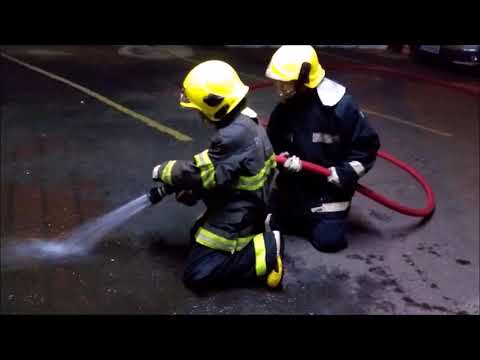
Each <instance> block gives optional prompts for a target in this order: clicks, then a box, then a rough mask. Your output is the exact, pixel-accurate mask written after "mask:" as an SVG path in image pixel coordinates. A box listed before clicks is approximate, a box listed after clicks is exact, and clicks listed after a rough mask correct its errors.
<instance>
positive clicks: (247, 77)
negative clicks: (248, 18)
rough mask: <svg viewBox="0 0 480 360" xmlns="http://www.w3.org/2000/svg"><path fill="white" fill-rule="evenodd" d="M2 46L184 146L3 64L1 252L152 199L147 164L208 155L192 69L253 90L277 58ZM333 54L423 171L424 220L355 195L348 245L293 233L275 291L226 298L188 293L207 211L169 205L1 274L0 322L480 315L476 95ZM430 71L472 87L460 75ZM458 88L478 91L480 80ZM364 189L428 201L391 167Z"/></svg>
mask: <svg viewBox="0 0 480 360" xmlns="http://www.w3.org/2000/svg"><path fill="white" fill-rule="evenodd" d="M121 49H122V50H121ZM0 50H1V51H2V52H3V53H5V54H8V55H11V56H13V57H15V58H16V59H19V60H22V61H24V62H27V63H28V64H31V65H34V66H37V67H39V68H41V69H43V70H46V71H48V72H50V73H52V74H55V75H58V76H62V77H64V78H66V79H68V80H70V81H72V82H74V83H77V84H79V85H82V86H84V87H86V88H88V89H90V90H93V91H95V92H97V93H99V94H101V95H103V96H105V97H107V98H108V99H110V100H112V101H115V102H117V103H119V104H121V105H123V106H124V107H126V108H128V109H131V110H133V111H135V112H136V113H139V114H142V115H145V116H148V117H149V118H151V119H153V120H155V121H157V122H159V123H161V124H163V125H166V126H169V127H171V128H174V129H176V130H178V131H181V132H183V133H185V134H187V135H189V136H190V137H192V139H193V141H190V142H181V141H178V140H176V139H174V138H173V137H171V136H169V135H167V134H165V133H162V132H160V131H158V130H157V129H154V128H152V127H149V126H147V125H145V124H144V123H142V122H140V121H138V120H136V119H135V118H133V117H132V116H130V115H128V114H126V113H122V112H119V111H118V110H116V109H114V108H112V107H111V106H109V105H107V104H105V103H103V102H101V101H98V100H97V99H95V98H93V97H91V96H88V95H86V94H84V93H82V92H80V91H78V90H77V89H75V88H73V87H71V86H70V85H67V84H63V83H60V82H58V81H55V80H53V79H51V78H48V77H46V76H45V75H42V74H40V73H38V72H35V71H32V70H31V69H28V68H26V67H24V66H21V65H19V64H16V63H13V62H12V61H10V60H7V59H5V58H3V57H0V79H1V80H0V91H1V92H0V95H1V98H0V99H1V103H0V104H1V126H2V128H1V135H2V137H1V140H2V143H1V146H2V147H1V156H2V159H1V160H2V161H1V180H2V183H1V185H2V187H1V206H2V207H1V209H2V212H1V213H2V219H1V220H2V222H1V224H2V237H1V245H2V247H4V246H6V245H11V244H14V243H22V242H28V241H35V240H33V239H35V238H42V239H56V240H57V241H61V237H62V236H63V235H64V234H66V233H68V231H69V230H72V229H74V228H75V227H76V226H78V225H80V224H82V223H85V222H86V221H88V220H90V219H93V218H95V217H96V216H98V215H101V214H103V213H105V212H108V211H110V210H113V209H115V208H117V207H119V206H121V205H123V204H125V203H126V202H129V201H131V200H133V199H135V198H137V197H138V196H140V195H142V194H143V193H145V192H146V191H147V190H148V189H149V188H150V187H151V186H152V183H151V170H152V167H153V166H154V165H156V164H158V163H160V162H163V161H165V160H169V159H188V158H190V157H191V156H192V155H193V154H195V153H197V152H199V151H201V150H203V149H204V148H205V147H206V146H208V142H209V141H208V137H209V135H210V134H211V130H210V129H208V128H206V127H205V126H204V125H203V124H202V122H201V121H199V120H198V119H197V117H196V116H195V114H193V113H191V112H189V111H186V110H183V109H180V108H179V107H178V103H177V102H178V91H179V87H180V86H181V81H182V79H183V77H184V76H185V75H186V73H187V72H188V70H189V69H190V68H191V67H192V66H193V65H194V64H195V63H198V62H200V61H203V60H207V59H212V58H216V59H221V60H226V61H228V62H230V63H231V64H232V65H233V66H234V67H235V68H237V70H239V71H240V72H241V74H240V76H241V77H242V79H243V80H244V81H245V82H246V83H247V84H255V83H258V82H261V81H264V80H265V79H264V77H263V73H264V70H265V67H266V65H267V64H268V60H269V56H270V55H271V54H272V53H273V50H272V49H270V48H266V49H240V48H221V47H193V48H192V47H186V46H185V47H164V48H150V49H148V48H134V49H130V52H128V51H127V53H129V54H130V55H125V48H122V47H119V46H96V47H94V46H88V47H87V46H85V47H78V46H62V47H51V46H50V47H41V46H22V47H4V48H2V49H0ZM127 50H128V49H127ZM328 52H329V50H322V53H321V54H320V60H321V62H322V63H323V64H324V66H325V68H326V70H327V76H329V77H331V78H333V79H335V80H337V81H339V82H341V83H343V84H344V85H346V86H347V87H348V89H349V91H350V92H351V93H352V94H353V95H354V97H355V98H356V99H357V101H358V103H359V104H360V105H361V107H362V109H363V110H364V112H366V114H367V116H368V117H369V119H370V122H371V124H372V125H373V126H374V127H375V128H376V129H377V131H378V133H379V134H380V137H381V143H382V150H384V151H388V152H389V153H392V154H393V155H394V156H396V157H397V158H399V159H401V160H402V161H405V162H407V163H408V164H410V165H412V166H413V167H415V168H416V169H418V170H419V171H420V172H421V173H422V175H423V176H424V177H425V178H426V179H427V180H428V182H429V183H430V184H431V186H432V188H433V190H434V192H435V195H436V200H437V208H436V211H435V213H434V215H433V216H432V218H430V219H429V220H427V221H421V220H420V219H418V218H412V217H407V216H404V215H401V214H398V213H395V212H393V211H391V210H389V209H386V208H384V207H382V206H381V205H379V204H376V203H374V202H373V201H371V200H369V199H367V198H365V197H363V196H362V195H360V194H358V195H356V196H355V198H354V201H353V206H352V211H351V215H350V225H351V226H350V230H349V232H348V238H349V243H350V245H349V247H348V248H347V249H346V250H344V251H342V252H340V253H337V254H322V253H319V252H317V251H315V250H314V249H313V247H312V246H311V245H310V244H309V243H308V241H306V240H305V239H302V238H297V237H287V244H286V259H285V263H286V265H285V267H286V275H285V279H284V288H283V290H282V291H281V292H270V291H268V290H266V289H262V288H256V289H227V290H221V291H212V292H210V293H208V294H202V295H197V294H194V293H192V292H191V291H189V290H188V289H186V288H185V287H184V286H183V284H182V282H181V275H182V271H183V267H184V263H185V259H186V256H187V254H188V247H189V237H188V236H189V228H190V225H191V224H192V223H193V221H194V219H195V218H196V217H197V216H198V215H199V214H200V213H201V212H202V211H203V205H197V206H195V207H193V208H188V207H185V206H182V205H181V204H178V203H176V202H175V200H174V199H171V198H168V199H166V200H165V201H164V202H162V203H161V204H159V205H158V206H156V207H154V208H150V209H147V210H145V211H144V212H142V213H141V214H139V215H138V216H136V217H135V218H133V219H131V220H130V221H129V222H127V223H125V224H123V225H122V226H121V227H119V228H118V229H116V230H115V231H113V232H112V233H110V234H109V235H107V236H106V237H105V239H104V241H103V242H101V243H100V244H99V245H98V246H97V248H95V250H94V251H93V252H92V253H91V254H90V255H89V256H88V257H85V258H81V259H75V261H73V260H72V261H67V262H63V263H53V264H52V263H33V262H32V263H31V264H27V265H26V266H24V267H22V268H20V269H9V268H7V267H5V266H3V265H2V273H1V312H2V314H459V313H460V314H477V315H478V314H479V222H478V218H479V148H478V144H479V131H478V130H479V120H480V105H479V104H480V101H479V99H478V97H476V96H472V95H468V94H465V93H462V92H459V91H455V90H452V89H448V88H444V87H441V86H438V85H434V84H430V83H424V82H413V81H410V80H405V79H402V78H399V77H393V76H388V75H385V74H375V73H372V72H368V73H366V72H361V71H358V70H352V71H349V70H348V68H345V67H335V65H338V63H339V62H341V63H342V64H344V63H345V62H346V61H347V60H345V58H343V57H345V56H350V57H353V59H354V60H355V58H354V57H355V53H348V52H345V51H343V52H342V53H341V55H342V58H339V57H338V52H335V51H332V52H331V54H330V55H329V54H328ZM132 54H133V55H132ZM362 61H363V62H371V63H374V62H375V63H376V64H378V63H381V62H382V61H383V60H382V59H380V58H376V59H372V58H371V57H366V58H362ZM405 61H408V60H405ZM388 65H390V66H394V65H393V64H391V63H389V64H388ZM329 66H331V67H332V69H335V68H337V70H331V71H330V70H329ZM423 66H428V65H426V64H408V67H409V69H410V70H411V71H417V72H422V71H423V68H422V67H423ZM425 72H428V73H431V74H433V75H432V76H434V75H435V76H438V77H439V78H445V79H448V80H449V81H456V82H462V81H466V80H465V76H466V75H465V73H464V72H462V73H460V74H456V73H454V72H453V73H452V70H450V69H443V68H442V69H438V68H434V70H432V69H431V68H428V69H427V68H425ZM466 82H468V84H469V85H472V84H473V85H474V86H480V82H479V81H477V80H475V78H473V80H472V78H468V81H466ZM275 101H276V98H275V95H274V93H273V89H272V88H269V87H266V88H260V89H257V90H255V91H252V92H251V94H250V98H249V102H250V104H251V106H252V108H254V109H255V110H256V111H257V112H258V113H259V115H260V116H261V117H262V119H263V121H267V119H268V116H269V113H270V112H271V110H272V109H273V107H274V105H275ZM361 183H362V184H364V185H367V186H370V187H372V188H374V189H375V190H376V191H378V192H380V193H383V194H385V195H388V196H391V197H393V198H395V199H397V200H400V201H402V202H403V203H405V204H407V205H409V206H417V207H421V206H422V205H423V201H424V195H423V192H422V190H421V188H420V187H419V186H418V185H416V184H415V182H414V181H413V180H412V179H411V178H410V177H409V176H408V175H406V174H404V173H403V172H402V171H401V170H400V169H397V168H395V167H393V166H392V165H390V164H388V163H386V162H385V161H384V160H381V159H379V160H378V162H377V164H376V166H375V167H374V169H373V170H372V171H371V172H370V173H369V174H367V175H366V176H365V177H364V178H363V179H362V181H361Z"/></svg>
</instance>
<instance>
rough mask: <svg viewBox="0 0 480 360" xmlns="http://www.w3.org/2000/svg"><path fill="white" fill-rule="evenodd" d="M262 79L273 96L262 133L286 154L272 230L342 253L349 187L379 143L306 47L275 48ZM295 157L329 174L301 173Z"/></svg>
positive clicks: (341, 88)
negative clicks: (266, 80) (269, 85)
mask: <svg viewBox="0 0 480 360" xmlns="http://www.w3.org/2000/svg"><path fill="white" fill-rule="evenodd" d="M266 76H267V77H268V78H270V79H272V80H274V83H275V86H276V89H277V93H278V95H279V97H280V102H279V104H278V105H277V106H276V107H275V109H274V110H273V112H272V114H271V116H270V121H269V124H268V128H267V133H268V136H269V139H270V141H271V142H272V145H273V148H274V151H275V153H277V154H280V153H283V154H285V155H287V156H288V160H287V161H286V162H285V164H284V166H283V167H282V168H281V171H280V174H279V176H278V181H277V185H278V192H275V193H274V194H273V196H272V212H273V217H272V226H273V228H279V229H281V230H282V231H283V232H285V233H293V234H297V235H301V236H305V237H307V238H308V239H309V240H310V242H311V243H312V245H313V246H314V247H315V248H316V249H318V250H320V251H323V252H336V251H339V250H341V249H344V248H345V247H346V246H347V240H346V237H345V234H346V229H347V221H346V219H347V215H348V212H349V210H350V204H351V200H352V197H353V195H354V192H355V187H356V184H357V181H358V179H359V178H360V177H361V176H363V175H365V174H366V173H367V172H368V171H369V170H370V169H371V168H372V166H373V165H374V163H375V160H376V153H377V151H378V149H379V147H380V142H379V137H378V135H377V133H376V132H375V130H374V129H373V128H372V127H371V126H370V125H369V123H368V121H367V119H366V117H365V115H364V114H363V113H362V112H361V111H360V110H359V108H358V106H357V104H356V103H355V101H354V100H353V98H352V96H351V95H350V94H348V93H347V92H346V88H345V87H344V86H342V85H340V84H338V83H337V82H335V81H332V80H330V79H329V78H327V77H325V70H324V69H323V68H322V66H321V65H320V63H319V61H318V57H317V54H316V52H315V49H314V48H313V47H312V46H306V45H300V46H282V47H280V48H279V49H278V50H277V51H276V52H275V54H274V55H273V56H272V59H271V61H270V64H269V65H268V68H267V70H266ZM300 159H302V160H306V161H310V162H313V163H316V164H319V165H322V166H324V167H327V168H329V169H330V170H331V173H332V174H331V176H330V177H328V178H324V177H321V176H320V175H315V174H310V173H307V172H300V171H301V170H302V166H301V162H300Z"/></svg>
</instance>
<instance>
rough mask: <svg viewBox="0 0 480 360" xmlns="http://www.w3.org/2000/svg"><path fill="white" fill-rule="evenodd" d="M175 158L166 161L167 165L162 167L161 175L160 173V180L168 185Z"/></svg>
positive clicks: (170, 181)
mask: <svg viewBox="0 0 480 360" xmlns="http://www.w3.org/2000/svg"><path fill="white" fill-rule="evenodd" d="M175 162H176V160H170V161H169V162H167V165H165V167H164V168H163V171H162V175H160V180H162V181H163V182H164V183H166V184H168V185H173V184H172V168H173V165H175Z"/></svg>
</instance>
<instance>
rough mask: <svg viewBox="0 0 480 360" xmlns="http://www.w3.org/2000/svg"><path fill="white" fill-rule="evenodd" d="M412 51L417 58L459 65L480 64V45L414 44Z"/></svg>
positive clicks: (472, 65) (476, 65) (477, 65)
mask: <svg viewBox="0 0 480 360" xmlns="http://www.w3.org/2000/svg"><path fill="white" fill-rule="evenodd" d="M410 52H411V54H412V56H414V57H415V58H417V59H422V58H427V57H428V58H432V59H433V58H437V59H439V60H440V61H444V62H448V63H453V64H457V65H464V66H471V67H475V68H478V67H479V66H480V45H412V46H411V48H410Z"/></svg>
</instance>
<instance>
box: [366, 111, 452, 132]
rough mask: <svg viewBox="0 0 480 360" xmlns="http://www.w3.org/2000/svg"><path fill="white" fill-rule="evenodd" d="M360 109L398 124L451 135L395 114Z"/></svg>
mask: <svg viewBox="0 0 480 360" xmlns="http://www.w3.org/2000/svg"><path fill="white" fill-rule="evenodd" d="M362 110H363V111H364V112H366V113H367V114H371V115H375V116H378V117H381V118H384V119H387V120H391V121H395V122H398V123H400V124H404V125H408V126H412V127H416V128H419V129H422V130H426V131H429V132H431V133H434V134H436V135H441V136H453V135H452V134H450V133H447V132H443V131H440V130H436V129H432V128H429V127H426V126H422V125H418V124H415V123H413V122H410V121H406V120H402V119H400V118H397V117H395V116H391V115H385V114H382V113H379V112H376V111H373V110H370V109H367V108H363V109H362Z"/></svg>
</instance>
